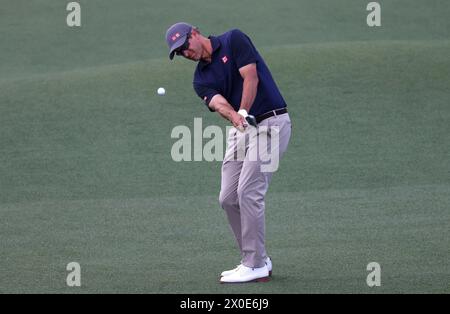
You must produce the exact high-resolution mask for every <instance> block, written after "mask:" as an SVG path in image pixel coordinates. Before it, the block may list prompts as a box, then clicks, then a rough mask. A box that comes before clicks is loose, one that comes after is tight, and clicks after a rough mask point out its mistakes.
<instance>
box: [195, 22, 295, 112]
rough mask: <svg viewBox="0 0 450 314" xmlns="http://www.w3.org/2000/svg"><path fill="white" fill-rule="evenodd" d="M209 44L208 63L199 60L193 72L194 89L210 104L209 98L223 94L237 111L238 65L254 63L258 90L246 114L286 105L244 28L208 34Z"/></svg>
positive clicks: (238, 93) (240, 66) (240, 80)
mask: <svg viewBox="0 0 450 314" xmlns="http://www.w3.org/2000/svg"><path fill="white" fill-rule="evenodd" d="M209 39H210V40H211V45H212V55H211V63H208V62H206V61H203V60H200V61H199V62H198V64H197V68H196V70H195V74H194V89H195V91H196V93H197V95H198V96H199V97H200V98H201V99H202V100H204V101H205V104H206V105H207V106H208V108H209V110H210V111H213V110H212V109H211V108H210V107H209V102H210V101H211V99H212V98H213V97H214V96H215V95H217V94H220V95H222V96H223V97H224V98H225V99H226V100H227V101H228V102H229V103H230V104H231V106H233V108H234V109H235V110H236V111H238V110H239V107H240V104H241V98H242V90H243V82H244V79H243V78H242V76H241V74H240V73H239V69H240V68H242V67H243V66H246V65H248V64H251V63H256V68H257V71H258V79H259V84H258V91H257V94H256V97H255V101H254V102H253V105H252V106H251V108H250V112H249V114H252V115H254V116H258V115H260V114H263V113H265V112H267V111H271V110H274V109H279V108H284V107H286V102H285V101H284V99H283V97H282V96H281V93H280V91H279V90H278V87H277V85H276V84H275V81H274V80H273V78H272V75H271V74H270V71H269V69H268V67H267V65H266V64H265V62H264V60H263V59H262V57H261V56H260V55H259V53H258V51H257V50H256V48H255V46H254V45H253V43H252V42H251V40H250V38H248V37H247V35H245V34H244V33H243V32H241V31H240V30H238V29H235V30H231V31H229V32H226V33H224V34H222V35H219V36H217V37H215V36H210V37H209Z"/></svg>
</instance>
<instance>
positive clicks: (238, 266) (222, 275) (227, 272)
mask: <svg viewBox="0 0 450 314" xmlns="http://www.w3.org/2000/svg"><path fill="white" fill-rule="evenodd" d="M265 263H266V265H267V268H268V269H269V276H272V260H271V259H270V257H269V256H267V257H266V260H265ZM241 266H243V265H242V264H239V265H237V266H236V268H233V269H230V270H225V271H223V272H222V273H221V274H220V276H221V277H224V276H228V275H231V274H233V273H235V272H237V271H238V270H239V268H240V267H241Z"/></svg>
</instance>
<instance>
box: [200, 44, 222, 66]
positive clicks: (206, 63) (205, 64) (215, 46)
mask: <svg viewBox="0 0 450 314" xmlns="http://www.w3.org/2000/svg"><path fill="white" fill-rule="evenodd" d="M208 39H209V40H211V47H212V53H211V59H212V58H213V55H214V53H215V52H216V51H217V50H218V49H219V48H220V45H221V44H220V40H219V38H217V37H215V36H209V37H208ZM208 64H209V63H208V62H205V61H203V60H200V61H199V67H200V70H202V69H203V68H204V67H205V66H207V65H208Z"/></svg>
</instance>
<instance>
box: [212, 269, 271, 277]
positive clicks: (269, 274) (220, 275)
mask: <svg viewBox="0 0 450 314" xmlns="http://www.w3.org/2000/svg"><path fill="white" fill-rule="evenodd" d="M222 277H224V276H222V275H220V276H219V278H222ZM269 277H272V271H269Z"/></svg>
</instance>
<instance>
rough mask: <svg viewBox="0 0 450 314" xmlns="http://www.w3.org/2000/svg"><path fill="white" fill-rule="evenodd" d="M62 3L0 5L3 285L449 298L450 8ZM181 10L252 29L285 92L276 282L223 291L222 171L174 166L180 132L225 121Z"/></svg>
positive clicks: (270, 210)
mask: <svg viewBox="0 0 450 314" xmlns="http://www.w3.org/2000/svg"><path fill="white" fill-rule="evenodd" d="M68 2H69V1H67V2H64V1H59V0H58V1H57V0H40V1H33V2H30V1H25V0H17V1H1V3H0V4H1V6H0V8H1V9H0V46H1V50H0V217H1V218H0V239H1V241H0V293H450V249H449V248H450V57H449V56H450V20H449V19H448V16H449V14H450V12H449V11H450V10H449V5H448V3H447V2H446V1H440V0H433V1H430V2H426V1H419V0H413V1H406V0H399V1H394V2H393V3H392V2H390V1H389V2H388V1H380V3H381V5H382V27H380V28H369V27H368V26H367V25H366V22H365V21H366V16H367V14H368V12H367V11H366V10H365V6H366V5H367V3H368V2H370V1H367V3H364V2H361V1H359V0H358V1H357V0H345V1H344V0H342V1H335V2H333V3H329V2H330V1H325V0H320V1H319V0H318V1H312V0H311V1H306V0H302V1H293V0H292V1H287V0H286V1H269V0H261V1H237V0H236V1H226V2H217V3H216V2H214V1H208V0H199V1H192V3H190V2H189V3H186V2H185V1H184V2H182V1H174V0H165V1H160V0H158V1H153V0H152V1H144V0H135V1H119V0H108V1H107V0H97V1H87V0H81V1H79V2H80V4H81V7H82V27H81V28H78V29H72V28H69V27H67V25H66V24H65V20H66V14H67V12H66V11H65V6H66V3H68ZM178 20H182V21H188V22H191V23H193V24H196V25H198V26H199V27H200V30H201V31H204V32H205V33H206V34H210V33H212V34H218V33H221V32H224V31H226V30H228V29H231V28H240V29H242V30H243V31H245V32H246V33H248V34H249V35H250V36H251V37H252V38H253V39H254V42H255V44H256V46H257V47H258V49H259V51H260V53H261V54H262V55H263V57H264V58H265V60H266V62H267V64H268V65H269V67H270V69H271V70H272V74H273V76H274V77H275V79H276V81H277V83H278V85H279V87H280V89H281V91H282V93H283V95H284V97H285V99H286V101H287V102H288V108H289V111H290V115H291V119H292V124H293V133H292V138H291V143H290V146H289V149H288V152H287V153H286V155H285V157H284V159H282V161H281V165H280V169H279V171H278V172H277V173H276V174H275V176H274V178H273V181H272V184H271V186H270V190H269V192H268V195H267V198H266V224H267V235H266V236H267V249H268V252H269V254H270V255H271V256H272V259H273V262H274V276H273V278H272V280H271V281H270V282H268V283H264V284H246V285H220V284H219V283H218V275H219V274H220V272H221V271H223V270H225V269H228V268H230V267H232V266H234V265H235V264H236V263H237V262H238V261H239V256H238V251H237V248H236V246H235V244H234V240H233V237H232V234H231V232H230V230H229V229H228V224H227V221H226V217H225V213H224V212H223V210H222V209H221V208H220V206H219V204H218V194H219V190H220V167H221V163H220V162H206V161H203V162H178V163H177V162H174V161H173V160H172V158H171V154H170V152H171V148H172V145H173V143H174V142H175V141H176V139H172V138H171V131H172V129H173V128H174V127H175V126H177V125H186V126H188V127H190V128H191V129H192V128H193V124H194V117H201V118H203V127H206V126H207V125H219V126H221V127H223V129H224V130H225V127H226V126H227V123H226V121H225V120H223V119H221V118H220V117H219V116H218V115H216V114H211V113H209V111H208V110H207V109H206V108H205V106H204V104H203V103H202V102H201V101H200V99H199V98H198V97H197V96H196V95H195V93H194V91H193V89H192V83H191V82H192V74H193V69H194V66H195V64H194V63H192V62H188V61H185V60H181V59H176V60H174V62H169V59H168V57H167V49H166V45H165V42H164V34H165V31H166V28H167V27H168V26H170V25H171V24H172V23H174V22H177V21H178ZM158 87H164V88H165V89H166V95H165V96H164V97H161V96H158V95H157V93H156V90H157V88H158ZM205 142H206V141H205ZM70 262H78V263H80V265H81V281H82V286H81V287H77V288H70V287H68V286H67V285H66V276H67V275H68V273H69V272H68V271H67V270H66V265H67V264H68V263H70ZM370 262H378V263H379V264H380V265H381V283H382V285H381V287H374V288H369V287H368V286H367V284H366V277H367V275H368V274H369V271H367V270H366V266H367V264H368V263H370Z"/></svg>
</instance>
